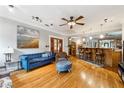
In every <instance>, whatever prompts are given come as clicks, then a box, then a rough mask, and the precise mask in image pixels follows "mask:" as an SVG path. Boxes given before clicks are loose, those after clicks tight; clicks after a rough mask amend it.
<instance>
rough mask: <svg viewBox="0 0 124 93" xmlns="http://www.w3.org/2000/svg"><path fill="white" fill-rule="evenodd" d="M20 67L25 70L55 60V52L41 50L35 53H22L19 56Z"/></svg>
mask: <svg viewBox="0 0 124 93" xmlns="http://www.w3.org/2000/svg"><path fill="white" fill-rule="evenodd" d="M20 60H21V67H22V68H23V69H25V70H26V71H29V70H31V69H34V68H37V67H40V66H43V65H46V64H49V63H51V62H52V61H54V60H55V53H53V52H43V53H35V54H24V55H21V56H20Z"/></svg>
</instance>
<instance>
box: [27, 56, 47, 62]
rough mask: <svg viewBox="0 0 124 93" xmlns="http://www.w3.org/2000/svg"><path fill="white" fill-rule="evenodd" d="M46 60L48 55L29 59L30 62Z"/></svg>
mask: <svg viewBox="0 0 124 93" xmlns="http://www.w3.org/2000/svg"><path fill="white" fill-rule="evenodd" d="M45 60H48V57H43V58H34V59H32V60H30V61H29V62H30V63H34V62H40V61H45Z"/></svg>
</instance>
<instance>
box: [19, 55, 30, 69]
mask: <svg viewBox="0 0 124 93" xmlns="http://www.w3.org/2000/svg"><path fill="white" fill-rule="evenodd" d="M20 58H21V59H20V60H21V66H22V68H23V69H25V70H27V71H28V70H29V60H28V56H21V57H20Z"/></svg>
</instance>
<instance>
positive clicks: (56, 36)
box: [49, 35, 64, 51]
mask: <svg viewBox="0 0 124 93" xmlns="http://www.w3.org/2000/svg"><path fill="white" fill-rule="evenodd" d="M51 37H53V38H58V39H62V41H63V44H62V49H63V51H64V38H62V37H59V36H55V35H49V51H51V40H50V39H51Z"/></svg>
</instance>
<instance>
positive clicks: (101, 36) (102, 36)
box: [99, 24, 105, 39]
mask: <svg viewBox="0 0 124 93" xmlns="http://www.w3.org/2000/svg"><path fill="white" fill-rule="evenodd" d="M100 26H101V32H102V26H103V24H100ZM99 37H100V39H103V38H104V37H105V36H104V35H103V34H101V35H100V36H99Z"/></svg>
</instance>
